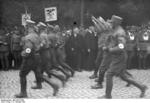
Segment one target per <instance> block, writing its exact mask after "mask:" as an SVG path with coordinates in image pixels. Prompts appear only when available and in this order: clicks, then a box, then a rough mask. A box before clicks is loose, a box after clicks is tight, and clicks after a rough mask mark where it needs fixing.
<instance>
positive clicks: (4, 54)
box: [0, 29, 9, 70]
mask: <svg viewBox="0 0 150 103" xmlns="http://www.w3.org/2000/svg"><path fill="white" fill-rule="evenodd" d="M8 56H9V37H8V35H7V33H6V32H5V31H4V30H3V29H1V30H0V62H1V65H2V69H3V70H8V69H9V60H8Z"/></svg>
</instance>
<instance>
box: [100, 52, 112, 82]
mask: <svg viewBox="0 0 150 103" xmlns="http://www.w3.org/2000/svg"><path fill="white" fill-rule="evenodd" d="M110 63H111V54H110V53H108V52H106V51H104V53H103V59H102V62H101V64H100V66H99V78H98V83H99V84H102V82H103V81H104V75H105V72H106V71H107V69H108V68H109V65H110Z"/></svg>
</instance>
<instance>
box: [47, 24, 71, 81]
mask: <svg viewBox="0 0 150 103" xmlns="http://www.w3.org/2000/svg"><path fill="white" fill-rule="evenodd" d="M49 29H50V30H48V39H49V42H50V49H49V52H50V54H51V61H52V67H53V68H56V69H58V70H60V71H61V72H62V73H63V74H64V75H65V76H66V81H67V80H68V79H69V77H70V75H69V74H68V73H67V72H66V71H65V70H64V68H63V67H62V66H61V65H60V64H59V63H58V61H57V56H56V44H57V39H58V38H57V35H56V33H55V32H54V27H49Z"/></svg>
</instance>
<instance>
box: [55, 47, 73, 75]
mask: <svg viewBox="0 0 150 103" xmlns="http://www.w3.org/2000/svg"><path fill="white" fill-rule="evenodd" d="M56 54H57V56H56V57H57V61H58V63H59V64H60V65H61V66H62V67H63V68H64V69H67V70H69V71H70V72H71V73H72V74H74V70H73V69H72V68H71V67H70V66H69V65H68V64H67V63H66V62H65V61H66V54H65V49H64V48H63V47H61V48H57V50H56Z"/></svg>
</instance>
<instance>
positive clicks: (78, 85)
mask: <svg viewBox="0 0 150 103" xmlns="http://www.w3.org/2000/svg"><path fill="white" fill-rule="evenodd" d="M129 72H130V73H131V74H132V75H133V77H134V78H135V80H137V81H140V82H141V83H142V84H146V85H147V86H148V87H149V88H150V82H149V81H150V78H149V77H150V70H136V69H134V70H129ZM60 74H61V73H60ZM90 75H92V72H87V71H83V72H76V73H75V76H74V77H73V78H70V79H69V81H68V82H67V83H66V86H65V87H62V83H61V82H60V80H58V79H56V78H55V77H52V78H51V80H53V81H56V82H57V83H58V84H59V87H60V89H59V93H58V95H57V96H56V97H54V96H52V93H53V89H52V87H51V86H49V85H48V84H47V83H43V84H42V86H43V89H41V90H33V89H31V87H32V86H34V85H35V83H34V80H35V76H34V73H33V72H31V73H29V75H28V76H27V92H28V97H29V98H33V99H34V98H50V99H56V98H62V99H63V98H66V99H70V98H71V99H79V98H80V99H85V98H87V99H97V97H100V96H102V95H104V93H105V85H106V83H105V82H104V83H103V86H104V88H103V89H98V90H93V89H91V85H94V84H95V82H94V80H91V79H89V76H90ZM104 81H105V79H104ZM19 82H20V81H19V71H18V70H15V71H14V70H10V71H0V98H14V95H15V94H16V93H19V91H20V83H19ZM113 82H114V85H113V91H112V96H113V98H115V99H120V98H123V99H127V98H139V95H140V90H138V89H137V88H136V87H134V86H132V85H131V86H130V87H125V85H126V83H125V82H124V81H122V80H121V79H119V78H117V77H115V78H114V81H113ZM144 98H150V90H149V89H148V90H147V92H146V97H144Z"/></svg>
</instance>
